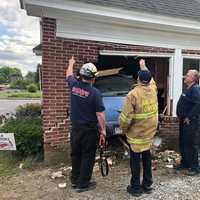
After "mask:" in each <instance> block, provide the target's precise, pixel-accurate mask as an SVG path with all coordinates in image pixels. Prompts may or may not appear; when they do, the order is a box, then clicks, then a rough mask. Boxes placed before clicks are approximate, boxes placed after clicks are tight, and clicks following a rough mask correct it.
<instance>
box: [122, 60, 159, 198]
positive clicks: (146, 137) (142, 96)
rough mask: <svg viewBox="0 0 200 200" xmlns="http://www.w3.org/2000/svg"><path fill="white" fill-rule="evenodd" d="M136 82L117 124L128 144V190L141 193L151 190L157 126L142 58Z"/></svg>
mask: <svg viewBox="0 0 200 200" xmlns="http://www.w3.org/2000/svg"><path fill="white" fill-rule="evenodd" d="M139 64H140V71H139V72H138V83H137V84H136V85H135V87H134V89H132V90H131V91H130V92H129V93H128V95H127V97H126V99H125V102H124V105H123V107H122V112H121V114H120V117H119V123H120V127H121V128H122V130H123V132H124V133H125V134H126V138H127V141H128V143H129V145H130V168H131V173H132V178H131V181H130V185H129V186H128V187H127V192H129V193H131V194H132V195H134V196H140V195H141V194H142V192H146V193H150V192H151V191H152V187H151V185H152V183H153V181H152V169H151V152H150V148H151V145H152V140H153V137H154V135H155V133H156V128H157V125H158V101H157V87H156V84H155V82H154V80H153V78H152V76H151V73H150V71H149V70H148V69H147V68H146V66H145V60H143V59H141V60H140V62H139ZM140 157H142V162H143V181H142V184H141V183H140Z"/></svg>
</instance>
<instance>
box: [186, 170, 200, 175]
mask: <svg viewBox="0 0 200 200" xmlns="http://www.w3.org/2000/svg"><path fill="white" fill-rule="evenodd" d="M199 173H200V171H199V169H197V170H192V169H190V170H188V172H187V173H186V175H188V176H196V175H199Z"/></svg>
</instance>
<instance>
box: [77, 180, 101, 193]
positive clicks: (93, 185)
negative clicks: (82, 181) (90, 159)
mask: <svg viewBox="0 0 200 200" xmlns="http://www.w3.org/2000/svg"><path fill="white" fill-rule="evenodd" d="M96 185H97V183H96V182H95V181H91V182H89V184H88V185H86V186H77V187H76V192H78V193H81V192H86V191H89V190H93V189H95V188H96Z"/></svg>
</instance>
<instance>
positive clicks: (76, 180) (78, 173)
mask: <svg viewBox="0 0 200 200" xmlns="http://www.w3.org/2000/svg"><path fill="white" fill-rule="evenodd" d="M74 64H75V59H74V57H73V56H72V58H71V59H69V64H68V68H67V71H66V79H67V83H68V85H69V87H70V92H71V112H70V118H71V122H72V131H71V159H72V172H71V184H72V187H73V188H74V189H76V191H77V192H84V191H87V190H91V189H94V188H95V186H96V182H95V181H91V176H92V171H93V167H94V163H95V154H96V149H97V146H98V141H99V136H100V143H102V144H104V143H105V137H106V126H105V114H104V110H105V107H104V104H103V101H102V96H101V94H100V92H99V90H98V89H96V88H95V87H94V86H93V83H94V82H95V77H96V75H97V69H96V67H95V66H94V64H92V63H86V64H84V65H83V66H82V67H81V69H80V80H77V79H76V78H75V76H74V74H73V67H74ZM98 124H99V127H100V128H99V129H98V126H97V125H98ZM99 133H100V134H99Z"/></svg>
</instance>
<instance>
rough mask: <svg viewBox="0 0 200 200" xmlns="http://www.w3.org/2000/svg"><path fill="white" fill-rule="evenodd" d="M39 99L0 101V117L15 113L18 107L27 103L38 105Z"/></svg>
mask: <svg viewBox="0 0 200 200" xmlns="http://www.w3.org/2000/svg"><path fill="white" fill-rule="evenodd" d="M40 102H41V100H40V99H26V100H21V99H20V100H16V99H0V115H2V114H3V115H4V114H6V113H11V112H15V110H16V108H17V107H18V106H19V105H24V104H27V103H40Z"/></svg>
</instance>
